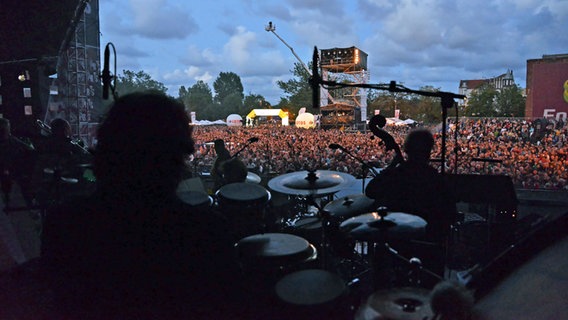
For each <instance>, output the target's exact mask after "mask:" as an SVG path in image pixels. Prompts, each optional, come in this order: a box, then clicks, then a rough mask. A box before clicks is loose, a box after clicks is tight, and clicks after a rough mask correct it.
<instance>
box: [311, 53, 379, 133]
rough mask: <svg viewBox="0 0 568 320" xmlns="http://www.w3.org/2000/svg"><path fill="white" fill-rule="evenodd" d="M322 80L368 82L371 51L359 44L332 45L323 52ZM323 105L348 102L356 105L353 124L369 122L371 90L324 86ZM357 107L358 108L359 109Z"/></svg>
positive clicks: (352, 105) (321, 54)
mask: <svg viewBox="0 0 568 320" xmlns="http://www.w3.org/2000/svg"><path fill="white" fill-rule="evenodd" d="M319 67H320V69H321V75H322V80H324V81H335V82H337V83H348V84H367V83H368V82H369V79H370V74H369V71H368V69H367V54H366V53H365V52H363V51H362V50H360V49H358V48H356V47H354V46H353V47H349V48H331V49H322V50H321V51H320V66H319ZM320 105H321V106H322V108H323V109H325V106H327V105H335V106H337V105H348V106H351V107H352V108H353V116H352V117H350V118H352V119H353V121H354V123H353V124H352V125H353V126H357V125H359V124H361V123H363V124H364V123H366V121H367V89H364V88H358V87H347V88H340V89H333V90H328V89H326V88H323V87H322V88H321V89H320ZM356 110H357V111H356Z"/></svg>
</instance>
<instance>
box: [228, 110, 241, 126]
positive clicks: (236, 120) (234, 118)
mask: <svg viewBox="0 0 568 320" xmlns="http://www.w3.org/2000/svg"><path fill="white" fill-rule="evenodd" d="M227 125H228V126H229V127H241V126H242V125H243V117H241V116H239V115H238V114H234V113H233V114H230V115H229V116H228V117H227Z"/></svg>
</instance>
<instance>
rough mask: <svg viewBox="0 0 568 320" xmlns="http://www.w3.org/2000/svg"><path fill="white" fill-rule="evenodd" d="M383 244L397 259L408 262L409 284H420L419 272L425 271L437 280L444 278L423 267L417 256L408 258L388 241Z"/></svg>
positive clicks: (417, 285)
mask: <svg viewBox="0 0 568 320" xmlns="http://www.w3.org/2000/svg"><path fill="white" fill-rule="evenodd" d="M384 246H385V248H386V251H387V252H388V253H389V254H391V255H392V256H394V257H396V258H397V259H399V260H401V261H403V262H405V263H406V264H408V265H409V266H410V271H409V272H408V284H409V285H412V286H416V287H419V286H420V285H421V284H422V278H421V273H425V274H427V275H429V276H431V277H432V278H434V279H436V280H438V281H442V280H444V279H443V277H441V276H439V275H438V274H436V273H434V272H432V271H430V270H428V269H427V268H424V266H422V261H421V260H420V259H419V258H416V257H412V258H410V259H408V258H406V257H404V256H402V255H401V254H400V253H399V252H398V251H396V250H395V249H393V248H392V247H391V246H389V244H388V243H385V244H384Z"/></svg>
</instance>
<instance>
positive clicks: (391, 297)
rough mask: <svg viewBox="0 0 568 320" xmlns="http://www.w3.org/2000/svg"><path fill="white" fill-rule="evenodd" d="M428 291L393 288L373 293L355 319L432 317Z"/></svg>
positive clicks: (417, 318)
mask: <svg viewBox="0 0 568 320" xmlns="http://www.w3.org/2000/svg"><path fill="white" fill-rule="evenodd" d="M433 316H434V314H433V312H432V309H431V308H430V292H429V291H428V290H426V289H423V288H410V287H405V288H394V289H390V290H380V291H377V292H375V293H373V294H372V295H371V296H370V297H369V298H368V299H367V302H366V303H365V304H364V305H363V306H361V308H359V310H358V311H357V315H356V316H355V319H356V320H370V319H373V320H375V319H400V320H422V319H432V317H433Z"/></svg>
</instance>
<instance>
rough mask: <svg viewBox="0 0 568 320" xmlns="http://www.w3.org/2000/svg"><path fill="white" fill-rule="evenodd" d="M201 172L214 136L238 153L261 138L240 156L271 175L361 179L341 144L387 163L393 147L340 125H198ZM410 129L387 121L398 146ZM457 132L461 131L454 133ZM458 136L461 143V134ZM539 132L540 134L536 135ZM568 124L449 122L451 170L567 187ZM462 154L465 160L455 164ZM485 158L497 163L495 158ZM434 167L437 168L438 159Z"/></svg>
mask: <svg viewBox="0 0 568 320" xmlns="http://www.w3.org/2000/svg"><path fill="white" fill-rule="evenodd" d="M194 128H195V135H194V136H195V140H196V148H197V149H196V154H195V160H194V170H195V171H196V172H195V173H200V172H209V171H210V170H211V166H212V164H213V161H214V160H215V157H216V154H215V152H214V150H213V148H212V147H211V146H210V145H208V144H206V142H208V141H212V140H215V139H223V140H224V141H225V143H226V146H227V148H228V149H229V151H230V152H231V153H234V152H235V151H236V150H239V149H240V148H241V146H243V145H244V144H245V143H246V141H247V139H248V138H250V137H251V136H255V137H261V138H260V140H259V141H258V142H257V143H255V144H252V145H250V146H249V147H247V149H246V150H244V151H243V152H241V153H240V154H239V158H240V159H241V160H242V161H243V162H244V163H245V165H246V166H247V167H248V169H249V170H251V171H255V172H257V173H259V174H260V175H262V176H266V177H273V176H276V175H279V174H283V173H286V172H293V171H299V170H306V169H313V168H316V169H320V170H333V171H340V172H346V173H349V174H351V175H354V176H356V177H361V176H362V174H363V172H364V168H362V166H361V163H359V162H358V161H356V160H354V159H352V158H351V157H349V156H348V155H347V154H345V153H343V152H342V151H341V150H333V149H330V148H329V147H328V146H329V144H330V143H337V144H340V145H341V146H343V147H344V148H346V149H347V150H349V151H350V152H351V153H353V154H354V155H355V156H357V157H358V158H360V159H362V160H364V161H366V162H369V163H372V164H373V165H375V166H376V167H378V168H383V167H384V166H386V165H387V164H389V163H390V161H391V160H392V157H393V156H394V152H392V151H389V152H385V149H384V146H382V144H381V141H380V140H379V139H374V137H373V135H372V134H371V133H370V132H368V133H361V132H346V131H342V130H339V129H328V130H319V129H302V128H296V127H293V126H285V127H283V126H276V125H261V126H257V127H253V128H244V127H220V126H194ZM428 128H429V129H430V130H431V131H432V132H433V134H434V138H435V145H434V148H433V154H432V156H431V157H432V159H436V158H440V157H441V131H442V130H441V126H436V127H428ZM410 129H411V128H410V127H408V126H392V125H387V127H385V130H386V131H388V132H389V133H390V134H391V135H393V136H394V138H395V140H396V141H397V143H398V144H399V145H402V143H403V141H404V138H405V137H406V135H407V134H408V132H409V131H410ZM456 130H457V132H456ZM456 135H457V140H456V139H455V136H456ZM539 136H540V137H541V138H539V139H537V137H539ZM567 136H568V126H566V125H564V126H562V127H559V128H554V129H547V130H546V131H544V132H541V133H540V134H537V132H536V131H535V129H534V128H533V122H532V121H530V120H519V119H460V122H459V124H458V126H456V125H455V121H453V119H451V120H449V121H448V131H447V140H446V143H447V144H446V170H445V172H447V173H458V174H501V175H508V176H510V177H511V178H512V180H513V182H514V183H515V186H516V187H518V188H527V189H555V190H560V189H564V190H566V189H568V182H567V181H568V171H566V170H565V168H566V166H568V158H567V157H566V155H567V154H568V141H567V140H568V138H567ZM456 152H457V158H458V160H459V162H458V165H457V169H456V164H455V163H456ZM482 160H499V161H500V162H489V161H482ZM433 165H434V166H435V167H437V168H438V169H439V165H440V164H439V163H436V162H434V163H433Z"/></svg>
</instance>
